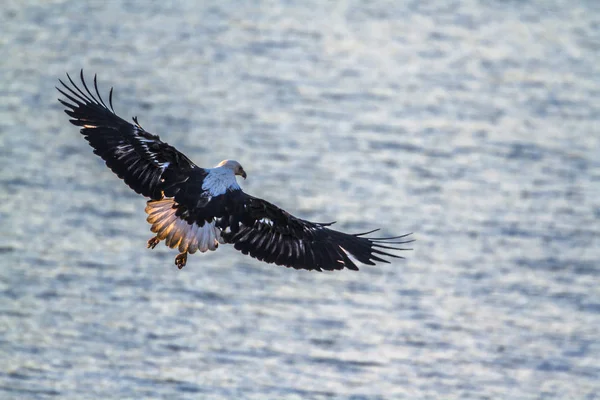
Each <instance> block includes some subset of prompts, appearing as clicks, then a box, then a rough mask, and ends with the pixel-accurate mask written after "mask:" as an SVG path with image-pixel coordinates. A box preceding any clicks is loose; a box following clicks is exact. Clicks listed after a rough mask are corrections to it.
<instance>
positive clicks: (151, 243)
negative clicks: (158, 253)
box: [148, 235, 160, 249]
mask: <svg viewBox="0 0 600 400" xmlns="http://www.w3.org/2000/svg"><path fill="white" fill-rule="evenodd" d="M159 243H160V239H159V238H158V235H157V236H154V237H153V238H150V240H148V248H149V249H153V248H155V247H156V245H157V244H159Z"/></svg>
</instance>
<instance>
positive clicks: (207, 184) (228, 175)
mask: <svg viewBox="0 0 600 400" xmlns="http://www.w3.org/2000/svg"><path fill="white" fill-rule="evenodd" d="M227 189H230V190H237V189H240V186H239V185H238V183H237V180H236V179H235V175H234V174H233V171H232V170H230V169H228V168H222V167H217V168H210V169H208V175H206V177H205V178H204V182H203V183H202V190H206V191H208V192H209V193H210V195H211V196H213V197H214V196H219V195H221V194H223V193H225V192H226V191H227Z"/></svg>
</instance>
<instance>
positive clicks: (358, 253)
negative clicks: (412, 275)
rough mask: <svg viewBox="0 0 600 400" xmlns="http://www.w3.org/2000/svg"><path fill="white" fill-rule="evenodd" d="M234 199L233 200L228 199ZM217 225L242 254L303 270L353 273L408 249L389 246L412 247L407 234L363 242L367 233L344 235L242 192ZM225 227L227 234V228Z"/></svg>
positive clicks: (226, 238)
mask: <svg viewBox="0 0 600 400" xmlns="http://www.w3.org/2000/svg"><path fill="white" fill-rule="evenodd" d="M232 199H233V200H232ZM229 203H230V204H229V206H228V210H227V214H228V219H223V220H222V221H221V226H222V228H224V231H223V238H224V239H225V240H226V241H227V242H228V243H232V244H233V245H234V247H235V248H236V249H237V250H239V251H241V252H242V253H244V254H249V255H250V256H252V257H254V258H256V259H258V260H261V261H264V262H267V263H275V264H277V265H283V266H286V267H293V268H296V269H308V270H318V271H321V270H327V271H331V270H338V269H343V268H348V269H352V270H358V267H357V266H356V264H355V263H354V261H353V260H352V259H351V257H352V258H354V259H355V260H358V261H359V262H361V263H363V264H369V265H374V264H375V262H386V263H387V262H389V261H387V260H386V259H385V258H383V257H393V258H402V257H400V256H398V255H396V254H393V253H391V252H390V250H391V251H400V250H409V249H405V248H402V247H398V246H393V245H403V244H407V243H410V242H412V241H413V240H410V239H407V237H408V236H409V235H410V234H407V235H402V236H394V237H388V238H369V237H365V235H368V234H369V233H372V232H374V231H371V232H364V233H358V234H347V233H343V232H339V231H336V230H333V229H330V228H328V227H327V226H329V225H331V224H322V223H317V222H310V221H306V220H303V219H300V218H296V217H294V216H293V215H290V214H289V213H287V212H286V211H284V210H282V209H280V208H279V207H277V206H275V205H273V204H271V203H269V202H267V201H265V200H262V199H258V198H256V197H252V196H250V195H247V194H246V193H243V192H241V191H240V192H237V193H235V194H233V195H232V196H231V198H230V201H229ZM226 228H229V229H226Z"/></svg>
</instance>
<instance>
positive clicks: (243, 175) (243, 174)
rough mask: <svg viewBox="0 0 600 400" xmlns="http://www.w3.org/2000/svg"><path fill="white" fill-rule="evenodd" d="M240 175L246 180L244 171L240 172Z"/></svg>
mask: <svg viewBox="0 0 600 400" xmlns="http://www.w3.org/2000/svg"><path fill="white" fill-rule="evenodd" d="M240 175H241V176H242V178H244V180H246V171H244V170H242V173H241V174H240Z"/></svg>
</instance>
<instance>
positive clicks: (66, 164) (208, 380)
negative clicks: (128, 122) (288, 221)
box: [0, 0, 600, 399]
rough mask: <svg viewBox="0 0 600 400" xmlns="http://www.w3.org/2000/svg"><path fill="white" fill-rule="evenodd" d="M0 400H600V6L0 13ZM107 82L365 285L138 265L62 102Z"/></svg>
mask: <svg viewBox="0 0 600 400" xmlns="http://www.w3.org/2000/svg"><path fill="white" fill-rule="evenodd" d="M0 26H1V27H0V31H1V33H2V35H1V36H0V221H1V228H2V229H1V232H0V257H1V264H2V266H1V268H0V398H1V399H47V398H48V399H49V398H58V399H126V398H127V399H129V398H131V399H198V398H203V399H338V398H339V399H598V398H600V380H599V378H600V289H599V287H598V283H599V278H600V264H599V263H600V128H599V126H600V125H599V124H600V3H599V2H597V1H595V0H587V1H585V0H582V1H568V0H531V1H525V0H523V1H518V0H512V1H500V0H490V1H476V0H465V1H442V0H439V1H373V2H363V1H350V0H341V1H316V2H311V1H286V0H280V1H258V2H244V1H219V2H195V1H178V2H172V3H170V2H159V1H154V2H146V1H136V0H130V1H123V2H116V1H114V2H113V1H108V2H86V1H65V0H53V1H49V0H45V1H5V2H3V3H2V7H1V10H0ZM82 67H83V68H84V70H85V71H86V73H87V74H88V75H89V76H90V77H91V76H92V75H93V74H94V73H98V74H99V85H100V87H101V90H102V91H103V92H104V93H108V89H109V88H110V86H114V87H115V94H114V103H115V109H116V110H117V112H118V113H119V114H120V115H122V116H123V117H126V118H128V117H130V116H133V115H138V116H139V118H140V122H141V124H142V126H144V127H145V128H146V129H147V130H148V131H150V132H153V133H157V134H160V135H161V137H162V138H163V139H164V140H166V141H167V142H169V143H170V144H172V145H175V146H177V147H178V148H179V149H180V150H183V151H184V152H185V153H186V154H187V155H188V156H189V157H190V158H192V159H193V160H194V161H195V162H196V163H197V164H199V165H202V166H212V165H215V164H216V163H218V162H219V161H220V160H222V159H224V158H234V159H237V160H239V161H240V162H241V163H242V165H244V167H245V169H246V171H247V172H248V175H249V177H248V180H246V181H244V182H242V186H243V188H244V189H245V190H246V191H247V192H250V193H252V194H254V195H257V196H260V197H264V198H266V199H268V200H270V201H272V202H274V203H276V204H278V205H280V206H282V207H283V208H285V209H287V210H288V211H290V212H292V213H294V214H296V215H298V216H300V217H303V218H307V219H312V220H317V221H330V220H337V221H339V222H338V225H337V227H338V228H339V229H343V230H347V231H353V232H356V231H364V230H368V229H372V228H376V227H381V228H382V229H383V234H384V235H388V234H402V233H406V232H415V238H416V239H417V242H416V243H415V244H414V251H412V252H407V253H406V254H405V255H406V256H407V259H406V260H398V261H394V262H393V263H392V264H389V265H388V264H384V265H378V266H375V267H370V266H364V267H362V268H361V271H360V272H358V273H355V272H352V271H343V272H338V273H314V272H313V273H310V272H306V271H295V270H290V269H286V268H282V267H276V266H272V265H267V264H262V263H260V262H257V261H255V260H253V259H250V258H248V257H246V256H243V255H242V254H240V253H238V252H236V251H235V250H233V249H232V248H228V247H221V248H220V249H219V250H218V251H217V252H215V253H212V254H206V255H194V256H192V257H190V259H189V261H188V265H187V267H186V268H184V269H183V270H181V271H179V270H177V268H176V267H175V266H174V265H173V258H174V256H175V255H176V252H174V251H172V250H169V249H167V248H166V247H165V246H163V245H161V246H160V247H157V249H155V250H153V251H151V250H147V249H146V248H145V245H146V240H147V239H149V238H150V237H151V236H152V235H151V233H150V231H149V225H148V224H147V223H146V221H145V218H146V215H145V214H144V206H145V202H144V199H143V198H142V197H140V196H138V195H136V194H135V193H133V192H132V191H131V190H130V189H129V188H127V187H126V186H125V185H124V184H122V183H121V182H120V181H119V180H118V179H117V178H116V177H115V176H114V175H113V174H112V173H111V172H110V171H109V170H108V169H107V168H106V167H105V166H104V165H103V163H102V161H101V160H100V159H99V158H98V157H96V156H94V155H93V154H92V151H91V148H89V146H88V145H87V143H86V142H85V141H84V140H83V138H82V137H81V136H80V135H79V133H78V131H77V129H76V127H74V126H72V125H70V124H69V123H68V122H67V119H68V118H67V116H66V115H65V114H64V113H63V112H62V109H63V107H62V106H61V105H60V104H59V103H58V102H57V101H56V99H57V97H58V93H57V92H56V90H55V89H54V86H55V85H56V84H57V79H58V78H64V77H65V75H64V74H65V73H66V72H69V73H71V74H74V75H77V73H78V72H79V70H80V68H82Z"/></svg>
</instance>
